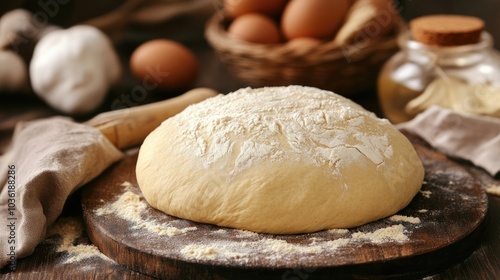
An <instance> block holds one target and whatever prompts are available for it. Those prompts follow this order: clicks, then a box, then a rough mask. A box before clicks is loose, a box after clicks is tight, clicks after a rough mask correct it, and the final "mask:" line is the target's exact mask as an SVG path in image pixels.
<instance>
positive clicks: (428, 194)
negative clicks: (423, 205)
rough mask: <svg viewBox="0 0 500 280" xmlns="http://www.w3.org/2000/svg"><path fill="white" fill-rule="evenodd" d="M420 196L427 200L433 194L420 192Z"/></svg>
mask: <svg viewBox="0 0 500 280" xmlns="http://www.w3.org/2000/svg"><path fill="white" fill-rule="evenodd" d="M420 194H421V195H422V196H423V197H425V198H430V197H431V194H432V192H431V191H420Z"/></svg>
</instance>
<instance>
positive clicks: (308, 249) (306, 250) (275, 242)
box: [259, 239, 323, 254]
mask: <svg viewBox="0 0 500 280" xmlns="http://www.w3.org/2000/svg"><path fill="white" fill-rule="evenodd" d="M259 242H262V243H264V244H262V245H263V246H264V247H265V248H267V249H265V250H266V251H269V250H270V251H272V252H276V253H300V254H319V253H321V252H322V251H323V249H322V248H321V246H319V245H312V246H311V245H305V246H304V245H295V244H291V243H288V242H286V241H285V240H280V239H263V240H261V241H259Z"/></svg>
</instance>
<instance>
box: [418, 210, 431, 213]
mask: <svg viewBox="0 0 500 280" xmlns="http://www.w3.org/2000/svg"><path fill="white" fill-rule="evenodd" d="M427 212H429V210H427V209H420V210H418V213H427Z"/></svg>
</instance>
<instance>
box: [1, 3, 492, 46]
mask: <svg viewBox="0 0 500 280" xmlns="http://www.w3.org/2000/svg"><path fill="white" fill-rule="evenodd" d="M250 1H251V0H250ZM333 1H334V0H333ZM394 1H396V2H397V3H400V4H401V7H402V12H401V14H402V16H403V17H404V18H405V19H406V20H410V19H412V18H414V17H418V16H422V15H427V14H440V13H447V14H463V15H472V16H477V17H480V18H482V19H483V20H484V21H485V22H486V29H487V30H488V31H489V32H490V33H492V35H493V37H494V38H495V41H497V42H498V41H500V0H475V1H471V0H394ZM125 2H133V1H130V0H129V1H126V0H13V1H1V4H0V15H2V14H4V13H5V12H6V11H9V10H12V9H16V8H24V9H27V10H30V11H32V12H33V13H36V12H44V7H47V8H48V9H51V8H52V9H53V8H54V5H57V6H58V7H57V9H58V11H57V13H53V16H52V15H51V16H50V17H48V18H49V22H51V23H54V24H57V25H62V26H71V25H74V24H78V23H81V22H84V21H86V20H88V19H91V18H95V17H98V16H102V15H104V14H106V13H109V12H110V11H112V10H114V9H116V8H118V7H120V6H121V5H123V3H125ZM145 2H147V1H145ZM156 2H158V1H156ZM164 2H165V3H168V2H176V1H172V0H165V1H164ZM177 2H179V1H177ZM182 2H196V1H192V0H184V1H182ZM198 2H200V1H198ZM206 3H207V5H206V9H205V11H206V12H207V13H208V12H210V11H209V10H210V9H212V12H213V10H215V9H216V7H220V1H219V0H206ZM205 16H206V13H205V14H204V13H201V14H199V16H190V17H187V18H186V17H182V16H181V17H179V18H178V19H177V22H176V23H174V24H172V23H171V21H170V22H169V25H168V26H167V25H164V26H162V24H155V25H154V26H147V25H146V26H140V25H138V24H135V25H134V24H133V25H132V26H130V27H129V29H128V30H127V31H128V32H129V35H130V34H135V36H129V37H124V39H127V38H129V39H130V38H132V39H134V38H141V39H147V36H151V37H158V36H162V35H163V36H166V37H175V39H178V40H182V41H186V40H193V39H200V38H202V36H201V35H202V29H203V22H204V19H206V18H205ZM172 26H174V27H173V28H172ZM187 26H193V27H199V28H191V29H190V31H189V33H190V34H180V33H185V32H188V31H185V30H187V29H186V28H185V27H187ZM177 28H179V30H183V31H179V32H175V31H176V30H175V29H177ZM172 29H174V30H172ZM187 35H190V36H187ZM497 45H498V44H497ZM497 48H498V47H497Z"/></svg>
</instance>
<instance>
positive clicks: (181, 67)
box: [130, 39, 198, 90]
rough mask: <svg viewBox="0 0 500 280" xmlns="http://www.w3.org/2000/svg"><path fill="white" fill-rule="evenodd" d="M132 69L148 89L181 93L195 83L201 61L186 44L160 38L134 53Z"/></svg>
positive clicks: (131, 62)
mask: <svg viewBox="0 0 500 280" xmlns="http://www.w3.org/2000/svg"><path fill="white" fill-rule="evenodd" d="M130 70H131V71H132V74H134V76H135V77H136V78H137V79H139V80H140V81H141V82H142V85H143V86H144V87H145V88H146V89H147V90H153V89H155V88H160V89H165V90H177V89H183V88H186V87H188V86H189V85H191V84H192V83H193V82H194V81H195V79H196V76H197V72H198V62H197V60H196V57H195V55H194V54H193V53H192V52H191V51H190V50H189V49H188V48H186V47H185V46H183V45H182V44H180V43H177V42H175V41H171V40H165V39H157V40H152V41H148V42H146V43H144V44H142V45H140V46H139V47H138V48H137V49H135V50H134V52H133V53H132V57H131V58H130Z"/></svg>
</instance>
